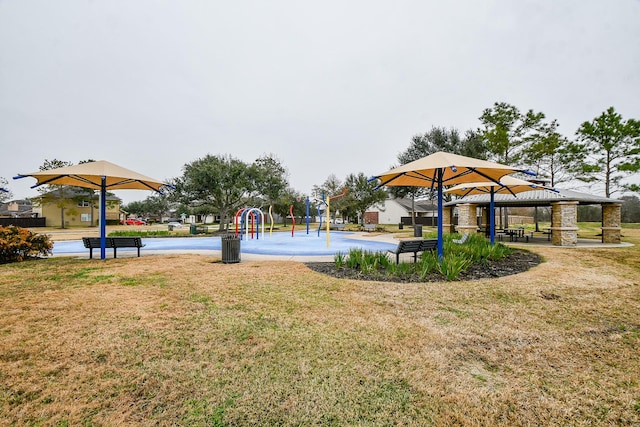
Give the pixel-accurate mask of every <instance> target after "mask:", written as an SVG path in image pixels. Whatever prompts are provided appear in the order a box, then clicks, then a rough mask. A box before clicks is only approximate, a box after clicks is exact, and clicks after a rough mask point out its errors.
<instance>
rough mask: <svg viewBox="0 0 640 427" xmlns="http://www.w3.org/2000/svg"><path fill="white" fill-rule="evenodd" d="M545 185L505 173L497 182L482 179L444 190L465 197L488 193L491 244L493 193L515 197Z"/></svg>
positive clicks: (492, 232)
mask: <svg viewBox="0 0 640 427" xmlns="http://www.w3.org/2000/svg"><path fill="white" fill-rule="evenodd" d="M544 189H545V187H543V186H540V185H538V184H534V183H533V182H529V181H525V180H523V179H520V178H516V177H514V176H510V175H505V176H503V177H502V178H500V181H499V182H492V181H483V182H470V183H466V184H458V185H456V186H454V187H451V188H449V189H447V190H445V192H446V193H450V194H457V195H459V196H463V197H466V196H468V195H472V194H488V195H489V200H490V201H489V239H490V240H491V244H492V245H493V244H494V243H495V234H496V228H495V223H496V220H495V215H494V209H495V204H494V195H495V194H499V193H500V194H505V193H508V194H511V195H513V197H516V194H517V193H521V192H524V191H535V190H544Z"/></svg>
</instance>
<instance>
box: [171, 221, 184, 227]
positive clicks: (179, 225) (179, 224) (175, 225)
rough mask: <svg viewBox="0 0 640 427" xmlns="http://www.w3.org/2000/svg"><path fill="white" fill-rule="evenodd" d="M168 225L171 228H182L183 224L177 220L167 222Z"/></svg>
mask: <svg viewBox="0 0 640 427" xmlns="http://www.w3.org/2000/svg"><path fill="white" fill-rule="evenodd" d="M167 225H168V226H169V228H182V227H183V225H182V223H180V222H177V221H171V222H169V223H167Z"/></svg>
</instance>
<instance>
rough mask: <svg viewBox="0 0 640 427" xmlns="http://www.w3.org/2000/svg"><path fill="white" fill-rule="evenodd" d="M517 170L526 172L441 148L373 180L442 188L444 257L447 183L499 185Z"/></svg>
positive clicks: (439, 238) (439, 244)
mask: <svg viewBox="0 0 640 427" xmlns="http://www.w3.org/2000/svg"><path fill="white" fill-rule="evenodd" d="M513 172H526V173H528V172H527V171H525V170H522V169H518V168H515V167H512V166H507V165H503V164H500V163H493V162H488V161H486V160H479V159H474V158H473V157H466V156H461V155H458V154H453V153H446V152H443V151H439V152H437V153H433V154H430V155H428V156H426V157H423V158H421V159H418V160H415V161H413V162H410V163H407V164H404V165H402V166H399V167H397V168H393V169H391V170H388V171H386V172H384V173H381V174H380V175H377V176H374V177H372V178H371V180H375V179H378V180H380V183H379V184H378V186H399V187H404V186H410V187H430V188H431V189H437V191H438V256H439V257H440V258H442V256H443V244H442V205H443V202H442V193H443V189H444V187H445V186H450V185H456V184H465V183H471V182H480V181H489V182H495V183H497V184H499V182H500V178H502V177H503V176H505V175H508V174H510V173H513Z"/></svg>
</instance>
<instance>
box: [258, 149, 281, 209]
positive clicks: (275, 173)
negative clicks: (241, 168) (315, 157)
mask: <svg viewBox="0 0 640 427" xmlns="http://www.w3.org/2000/svg"><path fill="white" fill-rule="evenodd" d="M250 169H251V178H252V181H253V183H252V184H253V188H252V193H253V194H254V195H256V196H257V197H259V198H261V199H263V202H264V203H265V204H266V205H270V204H272V203H273V202H274V201H276V200H278V199H279V197H280V196H281V195H282V194H283V193H284V192H285V190H286V189H287V186H288V185H289V182H288V181H287V175H288V173H287V169H286V168H285V167H284V166H282V164H281V163H280V161H279V160H278V159H277V158H276V157H275V156H273V155H271V154H269V155H264V156H262V157H259V158H258V159H256V161H255V162H253V164H252V165H251V168H250Z"/></svg>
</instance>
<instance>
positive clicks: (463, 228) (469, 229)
mask: <svg viewBox="0 0 640 427" xmlns="http://www.w3.org/2000/svg"><path fill="white" fill-rule="evenodd" d="M456 230H457V231H458V233H460V234H463V233H466V234H473V233H477V232H478V227H476V226H468V225H459V226H457V227H456Z"/></svg>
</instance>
